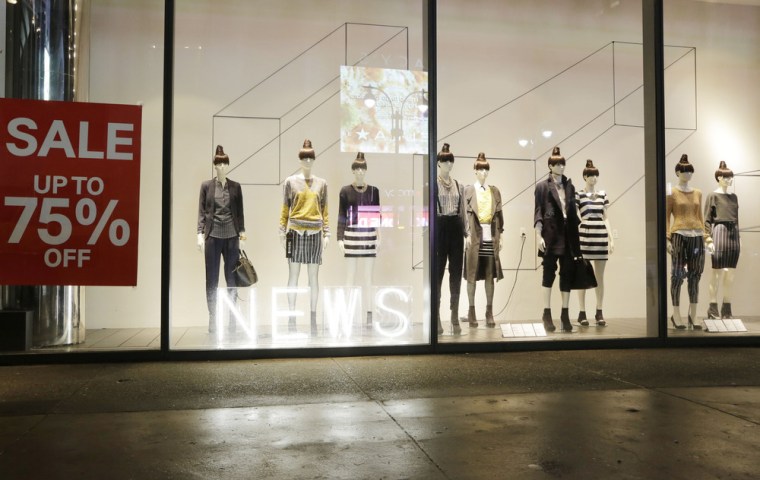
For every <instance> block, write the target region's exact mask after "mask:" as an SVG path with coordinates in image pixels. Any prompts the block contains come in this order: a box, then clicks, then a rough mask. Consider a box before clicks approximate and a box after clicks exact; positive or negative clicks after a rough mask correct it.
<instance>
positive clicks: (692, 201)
mask: <svg viewBox="0 0 760 480" xmlns="http://www.w3.org/2000/svg"><path fill="white" fill-rule="evenodd" d="M671 215H672V216H673V221H672V223H671V219H670V217H671ZM679 230H702V232H704V237H705V241H706V242H708V243H709V242H712V238H710V231H709V230H708V229H707V228H705V220H704V217H703V216H702V192H701V191H700V190H698V189H696V188H695V189H694V190H692V191H691V192H682V191H681V190H678V189H677V188H674V189H673V192H672V193H671V194H670V195H668V196H667V197H666V198H665V232H666V238H667V239H668V240H670V235H671V234H673V233H676V232H678V231H679Z"/></svg>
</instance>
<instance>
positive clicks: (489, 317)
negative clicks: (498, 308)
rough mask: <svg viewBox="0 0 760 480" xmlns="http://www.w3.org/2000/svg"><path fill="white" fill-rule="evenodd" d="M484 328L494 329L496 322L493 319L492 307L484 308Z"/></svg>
mask: <svg viewBox="0 0 760 480" xmlns="http://www.w3.org/2000/svg"><path fill="white" fill-rule="evenodd" d="M486 327H488V328H496V320H494V319H493V307H492V306H486Z"/></svg>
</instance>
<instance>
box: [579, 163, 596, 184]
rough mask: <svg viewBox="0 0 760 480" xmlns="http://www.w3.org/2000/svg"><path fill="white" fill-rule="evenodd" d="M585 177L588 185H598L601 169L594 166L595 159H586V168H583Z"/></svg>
mask: <svg viewBox="0 0 760 480" xmlns="http://www.w3.org/2000/svg"><path fill="white" fill-rule="evenodd" d="M583 179H584V180H585V181H586V183H587V184H588V185H596V181H597V180H598V179H599V169H598V168H596V167H595V166H594V161H593V160H591V159H588V160H586V168H584V169H583Z"/></svg>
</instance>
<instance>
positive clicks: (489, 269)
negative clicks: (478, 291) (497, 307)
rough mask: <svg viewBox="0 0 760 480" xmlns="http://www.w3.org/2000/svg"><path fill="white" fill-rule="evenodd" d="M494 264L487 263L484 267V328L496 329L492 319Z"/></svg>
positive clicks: (492, 262)
mask: <svg viewBox="0 0 760 480" xmlns="http://www.w3.org/2000/svg"><path fill="white" fill-rule="evenodd" d="M495 266H496V265H495V262H494V261H489V262H488V264H487V266H486V327H489V328H494V327H496V321H495V320H494V318H493V287H494V285H493V284H494V281H493V277H494V269H495Z"/></svg>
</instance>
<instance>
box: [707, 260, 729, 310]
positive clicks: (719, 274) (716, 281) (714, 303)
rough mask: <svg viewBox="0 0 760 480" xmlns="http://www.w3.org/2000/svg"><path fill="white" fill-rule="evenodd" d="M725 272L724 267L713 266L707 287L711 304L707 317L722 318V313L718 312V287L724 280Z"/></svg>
mask: <svg viewBox="0 0 760 480" xmlns="http://www.w3.org/2000/svg"><path fill="white" fill-rule="evenodd" d="M723 274H724V271H723V269H722V268H713V271H712V275H710V285H709V287H708V289H707V291H708V295H709V296H710V305H709V306H708V307H707V318H720V313H719V312H718V288H719V286H720V284H721V281H722V280H723ZM724 290H725V287H724Z"/></svg>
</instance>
